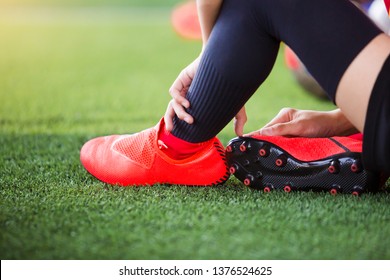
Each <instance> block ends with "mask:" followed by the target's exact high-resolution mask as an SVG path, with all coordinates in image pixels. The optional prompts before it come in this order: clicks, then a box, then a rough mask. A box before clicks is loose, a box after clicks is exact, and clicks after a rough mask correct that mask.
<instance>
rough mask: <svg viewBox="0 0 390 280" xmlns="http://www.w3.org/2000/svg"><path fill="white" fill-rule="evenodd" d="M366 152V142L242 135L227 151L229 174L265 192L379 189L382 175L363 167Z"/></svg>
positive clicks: (336, 138) (363, 190)
mask: <svg viewBox="0 0 390 280" xmlns="http://www.w3.org/2000/svg"><path fill="white" fill-rule="evenodd" d="M361 153H362V141H361V140H359V139H354V138H351V137H331V138H288V137H282V136H256V137H240V138H235V139H232V140H231V141H230V143H229V145H228V146H227V148H226V157H227V161H228V165H229V167H230V168H229V170H230V173H232V174H234V175H235V176H236V177H237V178H238V179H239V180H241V181H242V182H243V183H244V184H245V185H247V186H250V187H252V188H255V189H261V190H264V191H265V192H270V191H272V190H273V189H279V190H284V191H285V192H291V191H294V190H295V191H309V190H312V191H329V192H330V193H331V194H337V193H340V192H344V193H351V194H354V195H359V194H361V193H363V192H368V191H375V190H377V189H378V185H379V175H378V174H375V173H373V172H370V171H368V170H365V169H364V168H363V165H362V160H361Z"/></svg>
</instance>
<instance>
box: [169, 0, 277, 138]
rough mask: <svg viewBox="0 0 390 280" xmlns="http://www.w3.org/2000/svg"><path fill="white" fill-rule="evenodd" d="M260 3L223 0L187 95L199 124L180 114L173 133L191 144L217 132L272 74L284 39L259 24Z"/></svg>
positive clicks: (192, 112) (192, 113)
mask: <svg viewBox="0 0 390 280" xmlns="http://www.w3.org/2000/svg"><path fill="white" fill-rule="evenodd" d="M256 2H259V1H248V4H245V5H244V4H243V3H242V1H237V0H227V1H224V4H223V7H222V10H221V13H220V16H219V18H218V21H217V23H216V25H215V26H214V29H213V32H212V34H211V37H210V39H209V43H208V46H207V48H206V50H205V53H204V56H203V58H202V61H201V63H200V66H199V69H198V72H197V74H196V76H195V78H194V81H193V82H192V85H191V87H190V89H189V92H188V94H187V98H188V100H189V101H190V103H191V108H190V109H189V110H188V111H189V113H190V114H191V115H192V116H193V117H194V119H195V123H194V124H192V125H188V124H186V123H185V122H182V121H179V120H178V119H176V120H175V127H174V129H173V131H172V134H173V135H175V136H177V137H179V138H181V139H184V140H186V141H189V142H192V143H196V142H203V141H206V140H208V139H210V138H212V137H214V136H215V135H216V134H217V133H218V132H219V131H220V130H222V129H223V128H224V127H225V126H226V124H227V123H228V122H229V121H230V120H231V119H232V118H233V117H234V115H235V114H236V113H237V112H238V110H239V109H240V108H241V107H242V106H243V105H244V104H245V103H246V101H247V100H248V99H249V98H250V96H251V95H252V94H253V93H254V92H255V91H256V89H257V88H258V87H259V85H260V84H261V83H262V82H263V81H264V80H265V79H266V77H267V76H268V74H269V73H270V71H271V69H272V67H273V64H274V62H275V58H276V55H277V52H278V49H279V44H280V41H279V40H277V39H275V38H274V37H273V36H271V35H269V34H268V33H267V32H266V30H265V29H264V27H263V26H262V25H259V24H258V21H257V20H258V18H259V17H258V15H256V14H255V11H254V10H253V5H254V4H255V3H256ZM260 2H261V1H260Z"/></svg>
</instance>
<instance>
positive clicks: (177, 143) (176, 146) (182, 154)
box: [158, 128, 204, 160]
mask: <svg viewBox="0 0 390 280" xmlns="http://www.w3.org/2000/svg"><path fill="white" fill-rule="evenodd" d="M158 145H159V148H160V150H162V151H163V152H164V153H165V154H166V155H168V156H169V157H170V158H173V159H176V160H181V159H185V158H188V157H190V156H192V155H194V154H196V153H197V152H199V151H200V150H202V149H203V147H204V142H203V143H191V142H187V141H185V140H183V139H180V138H178V137H176V136H175V135H173V134H172V133H170V132H169V131H166V130H165V128H163V129H161V131H160V133H159V135H158Z"/></svg>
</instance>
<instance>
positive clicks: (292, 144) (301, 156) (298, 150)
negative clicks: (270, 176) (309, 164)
mask: <svg viewBox="0 0 390 280" xmlns="http://www.w3.org/2000/svg"><path fill="white" fill-rule="evenodd" d="M253 138H255V139H259V140H262V141H267V142H270V143H272V144H275V145H277V146H278V147H280V148H282V149H283V150H285V151H286V152H288V153H289V154H290V155H291V156H293V157H295V158H296V159H298V160H301V161H315V160H319V159H324V158H328V157H331V156H333V155H335V154H341V153H345V152H357V153H361V152H362V141H361V140H359V139H354V138H350V137H330V138H299V137H295V138H289V137H283V136H254V137H253Z"/></svg>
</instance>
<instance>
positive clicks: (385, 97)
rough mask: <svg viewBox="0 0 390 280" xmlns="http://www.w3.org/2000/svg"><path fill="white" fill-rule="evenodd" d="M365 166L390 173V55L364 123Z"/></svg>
mask: <svg viewBox="0 0 390 280" xmlns="http://www.w3.org/2000/svg"><path fill="white" fill-rule="evenodd" d="M363 159H364V165H365V168H367V169H370V170H374V171H379V172H384V173H386V174H388V175H390V56H389V57H388V58H387V60H386V62H385V63H384V65H383V67H382V70H381V72H380V74H379V76H378V78H377V80H376V83H375V85H374V88H373V91H372V93H371V97H370V101H369V103H368V108H367V116H366V122H365V125H364V140H363Z"/></svg>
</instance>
